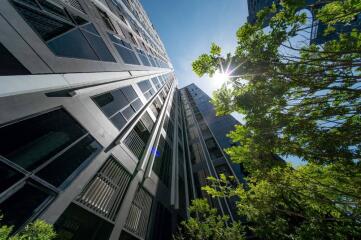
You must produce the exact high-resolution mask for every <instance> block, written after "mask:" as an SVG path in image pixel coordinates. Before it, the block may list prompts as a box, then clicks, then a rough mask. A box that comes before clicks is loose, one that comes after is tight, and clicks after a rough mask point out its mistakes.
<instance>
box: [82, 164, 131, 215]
mask: <svg viewBox="0 0 361 240" xmlns="http://www.w3.org/2000/svg"><path fill="white" fill-rule="evenodd" d="M130 179H131V176H130V174H129V173H128V172H127V171H126V170H125V169H124V168H123V167H122V166H121V165H120V163H118V161H117V160H116V159H114V158H113V157H111V158H109V159H108V160H107V161H106V162H105V163H104V165H103V166H102V167H101V169H100V170H99V171H98V173H97V174H96V176H95V177H94V178H93V179H92V180H91V181H90V182H89V183H88V185H87V186H86V187H85V189H84V190H83V191H82V193H81V194H80V195H79V196H78V198H77V201H78V202H80V203H81V204H83V205H85V206H86V207H88V208H90V209H92V210H94V211H95V212H97V213H99V214H101V215H103V216H104V217H106V218H108V219H109V220H111V221H114V220H115V218H116V216H117V214H118V211H119V208H120V204H121V201H122V199H123V196H124V194H125V192H126V189H127V187H128V184H129V182H130Z"/></svg>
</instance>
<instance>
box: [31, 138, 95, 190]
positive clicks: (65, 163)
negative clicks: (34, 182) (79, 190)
mask: <svg viewBox="0 0 361 240" xmlns="http://www.w3.org/2000/svg"><path fill="white" fill-rule="evenodd" d="M100 149H101V146H100V144H99V143H98V142H96V141H95V140H94V139H93V138H92V137H91V136H87V137H85V138H84V139H83V140H81V141H80V142H78V143H77V144H76V145H75V146H73V147H72V148H70V149H69V150H68V151H66V152H65V153H64V154H62V155H61V156H59V157H58V158H56V159H55V160H54V161H53V162H51V163H50V164H49V165H47V166H46V167H45V168H43V169H42V170H41V171H40V172H39V173H37V175H38V176H39V177H41V178H42V179H44V180H46V181H48V182H49V183H51V184H53V185H54V186H56V187H59V186H60V185H61V184H62V183H63V182H64V181H65V180H67V178H68V177H69V176H70V175H73V176H72V177H71V178H70V179H68V180H67V182H68V183H70V182H71V180H73V179H74V178H75V177H76V176H74V174H73V172H74V171H75V170H76V169H77V168H81V169H83V168H84V167H85V166H86V165H87V164H88V163H89V160H91V159H92V158H93V157H95V155H96V154H97V153H98V152H99V151H100ZM79 170H80V169H79ZM79 170H78V171H77V172H79ZM65 185H67V184H65Z"/></svg>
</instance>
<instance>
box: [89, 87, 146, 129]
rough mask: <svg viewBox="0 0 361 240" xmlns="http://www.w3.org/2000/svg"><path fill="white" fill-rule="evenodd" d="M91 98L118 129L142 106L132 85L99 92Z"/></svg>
mask: <svg viewBox="0 0 361 240" xmlns="http://www.w3.org/2000/svg"><path fill="white" fill-rule="evenodd" d="M93 100H94V102H95V103H96V104H97V105H98V106H99V108H100V109H102V111H103V112H104V114H105V115H106V116H107V117H108V118H109V119H110V120H111V121H112V122H113V124H114V125H115V126H116V127H117V128H118V129H119V130H121V129H122V128H123V127H124V126H125V124H126V123H127V121H128V120H130V119H131V118H132V117H133V116H134V114H135V113H136V112H137V111H139V110H140V109H141V108H142V106H143V103H142V101H141V100H140V99H139V98H138V95H137V94H136V92H135V91H134V89H133V87H132V86H126V87H123V88H120V89H116V90H113V91H111V92H107V93H103V94H100V95H98V96H95V97H93Z"/></svg>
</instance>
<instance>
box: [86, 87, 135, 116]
mask: <svg viewBox="0 0 361 240" xmlns="http://www.w3.org/2000/svg"><path fill="white" fill-rule="evenodd" d="M93 100H94V101H95V102H96V103H97V105H98V106H99V107H100V108H101V109H102V110H103V112H104V114H105V115H106V116H108V117H110V116H112V115H113V114H114V113H116V112H117V111H119V110H120V109H122V108H124V107H125V106H127V105H128V104H129V101H128V100H127V98H126V97H125V96H124V94H123V92H122V91H121V90H119V89H117V90H114V91H111V92H108V93H104V94H101V95H98V96H96V97H93Z"/></svg>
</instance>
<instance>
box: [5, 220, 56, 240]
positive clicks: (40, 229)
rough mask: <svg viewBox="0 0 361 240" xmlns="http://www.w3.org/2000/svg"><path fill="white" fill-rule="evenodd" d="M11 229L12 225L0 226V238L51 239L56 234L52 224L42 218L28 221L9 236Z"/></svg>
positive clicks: (18, 239) (16, 239) (6, 239)
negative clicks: (22, 227) (31, 221)
mask: <svg viewBox="0 0 361 240" xmlns="http://www.w3.org/2000/svg"><path fill="white" fill-rule="evenodd" d="M0 220H1V216H0ZM12 230H13V227H9V226H6V225H3V226H1V227H0V240H52V239H54V238H55V236H56V233H55V231H54V229H53V226H52V225H50V224H48V223H46V222H44V221H42V220H36V221H35V222H33V223H30V224H29V225H27V226H26V227H25V228H24V229H23V230H22V231H20V232H19V233H17V234H15V235H14V236H11V233H12Z"/></svg>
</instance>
